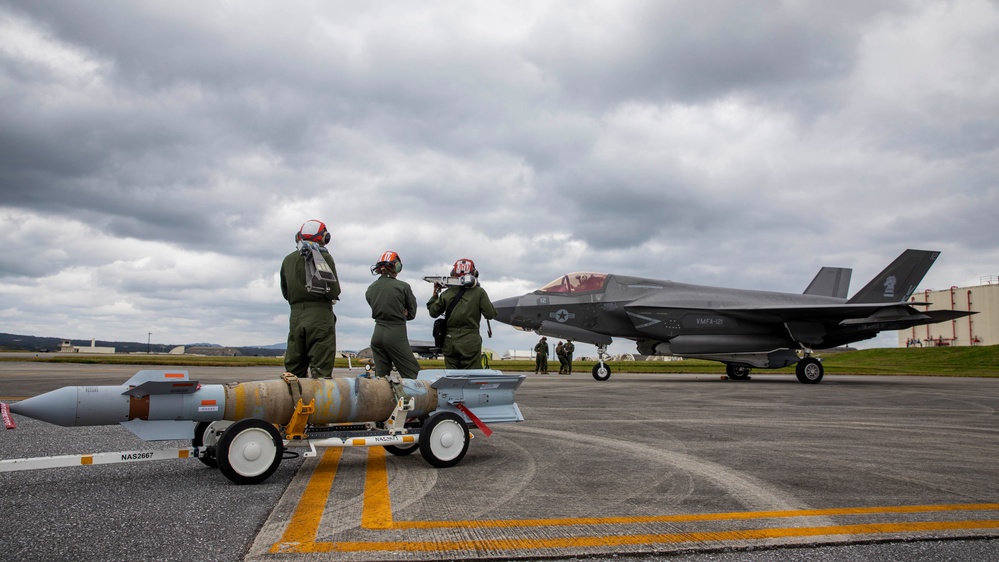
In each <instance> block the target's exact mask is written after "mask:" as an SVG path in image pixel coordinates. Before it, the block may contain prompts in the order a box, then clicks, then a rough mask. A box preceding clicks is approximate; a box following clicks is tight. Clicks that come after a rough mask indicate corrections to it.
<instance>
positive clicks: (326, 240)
mask: <svg viewBox="0 0 999 562" xmlns="http://www.w3.org/2000/svg"><path fill="white" fill-rule="evenodd" d="M331 238H332V236H330V231H328V230H327V231H325V232H323V245H324V246H325V245H326V244H329V243H330V239H331Z"/></svg>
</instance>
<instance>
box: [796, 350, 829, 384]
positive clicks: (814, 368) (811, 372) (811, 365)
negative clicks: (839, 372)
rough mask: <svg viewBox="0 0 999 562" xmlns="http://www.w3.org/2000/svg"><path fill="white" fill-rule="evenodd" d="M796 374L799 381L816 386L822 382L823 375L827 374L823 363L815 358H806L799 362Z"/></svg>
mask: <svg viewBox="0 0 999 562" xmlns="http://www.w3.org/2000/svg"><path fill="white" fill-rule="evenodd" d="M794 372H795V374H796V375H798V380H799V381H801V382H803V383H805V384H816V383H818V382H819V381H821V380H822V375H823V374H825V369H823V368H822V362H821V361H819V360H818V359H816V358H814V357H806V358H804V359H802V360H801V361H798V365H797V366H796V367H795V368H794Z"/></svg>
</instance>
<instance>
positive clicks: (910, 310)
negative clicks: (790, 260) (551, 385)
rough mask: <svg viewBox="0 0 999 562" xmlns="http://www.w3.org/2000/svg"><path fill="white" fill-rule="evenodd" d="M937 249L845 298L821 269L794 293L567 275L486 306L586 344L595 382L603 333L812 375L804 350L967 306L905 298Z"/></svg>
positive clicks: (733, 365)
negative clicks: (933, 305) (943, 306)
mask: <svg viewBox="0 0 999 562" xmlns="http://www.w3.org/2000/svg"><path fill="white" fill-rule="evenodd" d="M939 255H940V252H933V251H925V250H906V251H905V252H903V253H902V255H900V256H899V257H898V258H897V259H896V260H895V261H894V262H892V263H891V265H889V266H888V267H886V268H885V269H884V271H882V272H881V273H880V274H878V276H877V277H875V278H874V279H872V280H871V281H870V282H869V283H868V284H867V285H866V286H864V288H863V289H861V290H860V292H858V293H857V294H856V295H854V296H853V297H852V298H849V299H847V298H846V297H847V292H848V290H849V284H850V275H851V270H850V269H845V268H828V267H826V268H822V270H821V271H819V274H818V275H816V277H815V279H814V280H813V281H812V283H811V284H810V285H809V286H808V288H807V289H805V292H804V293H802V294H795V293H778V292H771V291H751V290H740V289H727V288H719V287H707V286H703V285H690V284H684V283H675V282H673V281H661V280H657V279H643V278H638V277H627V276H624V275H611V274H603V273H570V274H568V275H564V276H562V277H560V278H558V279H556V280H554V281H552V282H551V283H549V284H547V285H545V286H544V287H542V288H541V289H538V290H537V291H534V292H533V293H528V294H526V295H523V296H520V297H513V298H507V299H502V300H499V301H497V302H494V303H493V304H494V305H495V306H496V309H497V311H498V312H499V314H498V316H497V317H496V319H497V320H499V321H500V322H504V323H506V324H510V325H512V326H514V327H517V328H520V329H524V330H532V331H535V332H537V333H539V334H542V335H546V336H551V337H557V338H566V339H572V340H576V341H581V342H586V343H592V344H594V345H596V346H597V348H598V350H599V352H600V363H599V364H598V365H596V366H595V367H594V368H593V376H594V378H596V379H597V380H605V379H607V378H608V377H610V369H609V367H607V366H606V364H604V362H603V358H604V355H605V351H606V348H607V345H609V344H610V343H611V341H612V340H611V338H627V339H630V340H635V341H636V342H637V344H638V351H639V353H643V354H646V355H674V356H678V357H689V358H697V359H708V360H712V361H720V362H722V363H725V365H726V372H727V373H728V375H729V377H731V378H734V379H744V378H747V377H748V375H749V371H750V369H751V368H753V367H757V368H764V369H779V368H781V367H787V366H789V365H794V364H796V363H797V367H796V370H797V375H798V380H800V381H801V382H804V383H817V382H819V381H820V380H822V375H823V368H822V364H821V363H820V362H819V361H818V360H817V359H816V358H814V357H812V356H811V354H812V350H814V349H829V348H833V347H838V346H842V345H846V344H849V343H852V342H857V341H861V340H866V339H870V338H873V337H874V336H876V335H877V334H878V332H880V331H882V330H903V329H907V328H911V327H912V326H919V325H923V324H932V323H936V322H943V321H946V320H953V319H955V318H960V317H962V316H967V315H969V314H973V313H972V312H962V311H955V310H933V311H925V310H918V309H917V308H916V307H922V306H925V305H926V304H927V303H916V302H907V300H908V299H909V297H910V296H911V295H912V293H913V291H914V290H915V289H916V285H917V284H918V283H919V282H920V281H921V280H922V278H923V276H924V275H925V274H926V272H927V271H928V270H929V268H930V266H932V265H933V262H934V261H935V260H936V259H937V256H939ZM799 353H800V355H799Z"/></svg>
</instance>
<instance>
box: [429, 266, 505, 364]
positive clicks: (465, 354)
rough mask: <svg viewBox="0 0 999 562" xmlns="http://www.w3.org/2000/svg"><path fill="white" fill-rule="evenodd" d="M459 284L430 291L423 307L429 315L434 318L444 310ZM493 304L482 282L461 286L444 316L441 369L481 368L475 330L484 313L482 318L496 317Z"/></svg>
mask: <svg viewBox="0 0 999 562" xmlns="http://www.w3.org/2000/svg"><path fill="white" fill-rule="evenodd" d="M460 291H461V287H448V289H447V290H446V291H444V292H443V293H441V294H440V295H439V296H438V295H433V296H432V297H430V300H429V301H427V310H428V311H430V316H431V317H432V318H437V317H438V316H440V315H441V314H444V313H445V312H446V311H447V307H448V305H450V304H451V301H453V300H454V299H455V298H457V297H458V293H459V292H460ZM496 314H497V312H496V307H495V306H493V303H492V301H491V300H489V295H488V294H487V293H486V290H485V289H483V288H482V286H480V285H478V284H476V285H475V286H474V287H467V288H465V292H464V294H462V295H461V300H460V301H458V303H457V304H456V305H454V309H453V310H452V311H451V314H449V315H448V317H447V336H445V338H444V347H443V348H442V349H441V353H443V354H444V368H445V369H481V368H482V335H481V334H479V323H480V322H481V321H482V320H481V319H482V317H483V316H484V317H485V318H486V320H492V319H493V318H496Z"/></svg>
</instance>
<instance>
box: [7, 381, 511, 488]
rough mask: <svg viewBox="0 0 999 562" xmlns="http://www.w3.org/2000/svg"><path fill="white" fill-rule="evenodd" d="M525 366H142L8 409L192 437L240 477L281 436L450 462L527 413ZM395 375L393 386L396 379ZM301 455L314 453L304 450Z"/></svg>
mask: <svg viewBox="0 0 999 562" xmlns="http://www.w3.org/2000/svg"><path fill="white" fill-rule="evenodd" d="M524 378H525V376H524V375H507V374H503V373H501V372H499V371H492V370H468V371H457V370H452V371H447V370H433V371H421V372H420V374H419V377H418V378H417V379H416V380H410V379H402V380H400V381H398V382H394V383H392V382H389V381H388V380H387V379H384V378H376V377H370V376H366V375H362V376H359V377H338V378H332V379H299V378H297V377H294V376H290V375H287V374H286V375H285V376H283V377H281V378H278V379H273V380H264V381H255V382H244V383H230V384H224V385H221V384H210V385H202V384H201V383H199V382H198V381H194V380H190V378H189V377H188V373H187V371H182V370H145V371H139V372H138V373H136V374H135V375H134V376H133V377H132V378H130V379H129V380H128V381H126V382H125V383H124V384H122V385H120V386H67V387H63V388H60V389H57V390H53V391H51V392H47V393H45V394H41V395H39V396H35V397H32V398H28V399H26V400H23V401H21V402H17V403H14V404H11V405H10V411H11V412H13V413H15V414H18V415H23V416H27V417H30V418H34V419H37V420H41V421H44V422H48V423H52V424H56V425H61V426H66V427H73V426H94V425H113V424H121V425H122V426H124V427H126V428H127V429H129V430H130V431H132V432H133V433H135V434H136V435H138V436H139V437H141V438H142V439H144V440H147V441H156V440H172V439H191V440H192V442H193V444H194V445H195V447H201V448H202V449H201V450H198V449H195V450H194V454H195V456H197V457H198V458H201V460H202V461H203V462H205V464H208V465H209V466H216V465H217V466H218V467H219V468H220V469H221V470H222V472H223V473H224V474H225V475H226V476H227V477H229V479H230V480H233V481H234V482H237V483H256V482H259V481H262V480H263V479H266V478H267V477H268V476H270V474H271V473H273V471H274V470H275V469H276V468H277V464H278V463H279V462H280V460H281V456H282V454H283V451H284V448H285V447H286V446H303V445H304V446H309V447H311V449H312V453H313V454H314V453H315V447H316V446H341V447H346V446H373V445H380V446H385V447H386V449H388V450H389V451H390V452H393V453H394V454H409V453H410V452H412V451H414V450H415V449H416V447H417V446H419V449H420V451H421V453H423V456H424V458H426V459H427V461H428V462H430V463H431V464H433V465H434V466H438V467H444V466H452V465H454V464H456V463H457V462H458V461H460V460H461V458H462V457H463V456H464V454H465V451H466V450H467V448H468V428H469V427H470V426H476V427H479V428H480V429H482V430H483V431H484V432H486V434H487V435H488V434H489V433H490V430H489V429H488V427H487V425H486V424H488V423H503V422H518V421H523V419H524V417H523V415H522V414H521V412H520V408H518V406H517V404H516V403H515V402H514V393H515V391H516V389H517V387H519V386H520V384H521V383H522V382H523V380H524ZM393 385H396V388H393ZM307 456H311V455H308V454H307Z"/></svg>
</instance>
